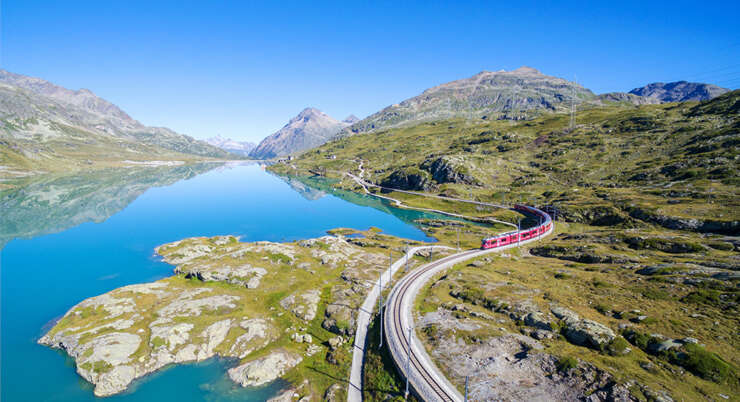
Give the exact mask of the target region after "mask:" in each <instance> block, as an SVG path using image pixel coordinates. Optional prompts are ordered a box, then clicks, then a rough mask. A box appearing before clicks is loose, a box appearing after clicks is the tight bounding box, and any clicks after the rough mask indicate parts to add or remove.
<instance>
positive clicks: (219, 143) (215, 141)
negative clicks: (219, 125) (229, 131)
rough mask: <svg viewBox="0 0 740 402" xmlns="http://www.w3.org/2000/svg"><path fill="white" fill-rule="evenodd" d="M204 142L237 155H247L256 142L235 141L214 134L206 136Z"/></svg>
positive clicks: (255, 145)
mask: <svg viewBox="0 0 740 402" xmlns="http://www.w3.org/2000/svg"><path fill="white" fill-rule="evenodd" d="M204 141H205V142H207V143H209V144H211V145H213V146H214V147H218V148H221V149H223V150H224V151H227V152H231V153H234V154H238V155H243V156H248V155H249V153H250V152H251V151H252V150H253V149H254V148H256V147H257V144H255V143H253V142H250V141H236V140H233V139H231V138H225V137H221V135H220V134H219V135H216V136H215V137H210V138H206V139H205V140H204Z"/></svg>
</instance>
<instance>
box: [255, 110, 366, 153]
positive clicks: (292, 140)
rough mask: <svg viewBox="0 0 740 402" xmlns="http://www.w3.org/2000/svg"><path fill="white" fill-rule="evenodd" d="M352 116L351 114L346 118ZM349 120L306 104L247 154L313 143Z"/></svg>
mask: <svg viewBox="0 0 740 402" xmlns="http://www.w3.org/2000/svg"><path fill="white" fill-rule="evenodd" d="M351 118H355V119H356V117H354V116H350V117H348V119H351ZM349 124H350V123H348V122H345V121H338V120H336V119H334V118H333V117H331V116H329V115H327V114H326V113H324V112H322V111H320V110H318V109H315V108H312V107H308V108H305V109H303V111H301V113H299V114H298V116H296V117H294V118H292V119H290V121H289V122H288V124H286V125H285V126H284V127H283V128H281V129H280V130H279V131H277V132H275V133H274V134H271V135H270V136H268V137H267V138H265V139H264V140H262V141H261V142H260V143H259V145H257V147H256V148H255V149H254V150H252V152H250V153H249V156H251V157H254V158H259V159H269V158H274V157H276V156H283V155H288V154H291V153H294V152H298V151H303V150H306V149H309V148H313V147H317V146H319V145H321V144H324V143H325V142H327V141H329V140H331V139H332V138H334V137H335V136H336V135H337V133H339V132H340V130H342V129H343V128H345V127H347V126H349Z"/></svg>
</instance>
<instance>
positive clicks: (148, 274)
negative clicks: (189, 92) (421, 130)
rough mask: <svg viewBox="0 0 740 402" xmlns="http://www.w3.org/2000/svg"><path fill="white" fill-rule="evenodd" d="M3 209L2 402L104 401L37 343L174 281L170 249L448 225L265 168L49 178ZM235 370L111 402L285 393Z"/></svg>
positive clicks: (213, 367)
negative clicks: (229, 238)
mask: <svg viewBox="0 0 740 402" xmlns="http://www.w3.org/2000/svg"><path fill="white" fill-rule="evenodd" d="M321 188H323V189H324V190H322V189H321ZM347 200H350V201H352V202H350V201H347ZM0 210H2V213H3V216H2V217H0V247H2V246H3V245H4V248H3V249H2V251H0V279H1V282H0V301H1V303H2V305H1V306H0V307H1V308H0V311H1V313H2V316H1V317H2V318H1V319H0V325H1V327H0V338H1V340H0V346H1V349H0V370H1V376H0V379H1V381H2V382H1V383H0V389H1V391H0V399H2V400H3V401H7V402H11V401H91V400H96V399H98V398H95V397H94V396H93V393H92V385H90V384H88V383H87V382H86V381H84V380H83V379H82V378H81V377H79V376H78V375H77V373H76V372H75V368H74V362H73V360H72V359H70V358H68V357H67V356H66V354H65V353H64V352H61V351H57V350H52V349H49V348H47V347H43V346H40V345H37V344H36V340H37V339H38V338H39V337H40V336H41V335H42V334H43V333H44V332H45V331H46V330H47V329H48V328H49V326H50V325H51V324H52V323H53V320H55V319H56V318H59V317H60V316H61V315H63V314H64V313H65V312H66V311H67V310H68V309H70V308H71V307H72V306H74V305H75V304H77V303H78V302H80V301H82V300H83V299H86V298H88V297H92V296H96V295H99V294H101V293H105V292H107V291H110V290H112V289H115V288H118V287H121V286H124V285H128V284H133V283H141V282H150V281H154V280H157V279H160V278H163V277H166V276H170V275H171V274H172V269H173V267H172V266H171V265H168V264H165V263H163V262H161V261H160V260H159V259H158V258H157V257H155V255H154V251H153V250H154V247H156V246H158V245H160V244H163V243H167V242H171V241H175V240H179V239H182V238H186V237H192V236H214V235H225V234H233V235H237V236H240V237H241V239H242V240H243V241H256V240H269V241H287V240H295V239H302V238H309V237H317V236H321V235H324V234H326V231H327V230H328V229H332V228H336V227H352V228H357V229H367V228H369V227H370V226H376V227H378V228H381V229H382V230H383V231H384V232H385V233H388V234H392V235H396V236H401V237H406V238H411V239H416V240H432V239H429V238H428V237H426V236H425V234H424V233H423V232H422V231H421V230H420V229H419V228H418V227H416V226H414V225H413V220H414V219H417V218H419V217H422V216H424V217H437V216H434V215H429V214H422V213H419V212H415V211H408V210H400V209H396V208H391V207H390V206H388V205H387V204H386V203H384V202H381V201H379V200H377V199H373V198H370V197H367V196H361V195H356V194H352V193H346V192H341V191H332V190H328V189H327V187H326V186H310V185H306V184H305V183H304V182H299V181H297V180H288V179H284V178H280V177H277V176H275V175H272V174H270V173H267V172H265V171H264V170H263V169H262V167H261V166H260V165H258V164H230V165H224V166H219V165H214V164H202V165H196V166H179V167H157V168H154V167H150V168H131V169H118V170H105V171H98V172H88V173H82V174H79V175H75V176H54V177H46V178H42V179H39V180H37V181H35V182H33V183H29V184H28V185H27V186H24V187H23V188H20V189H14V190H12V191H6V192H4V193H2V196H1V197H0ZM229 364H233V362H227V361H223V360H219V359H211V360H208V361H205V362H201V363H196V364H186V365H178V366H171V367H169V368H167V369H164V370H162V371H160V372H158V373H156V374H153V375H152V376H149V377H147V378H144V379H142V380H140V381H138V382H136V384H135V386H134V387H132V390H131V391H129V392H127V393H125V394H121V395H116V396H113V397H110V398H107V399H109V400H111V401H119V400H125V401H151V400H159V401H170V400H171V401H178V402H184V401H202V400H209V401H221V400H242V401H244V400H246V401H250V400H254V401H262V400H265V399H267V398H269V397H271V396H273V395H275V394H276V393H277V392H278V391H279V390H280V389H281V388H282V387H283V386H284V385H285V384H282V383H280V382H276V383H273V384H270V385H268V386H265V387H262V388H259V389H242V388H240V387H236V386H234V385H233V383H231V382H230V380H229V379H228V377H227V376H226V368H228V367H229Z"/></svg>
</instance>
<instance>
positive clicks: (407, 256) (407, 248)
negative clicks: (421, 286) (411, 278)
mask: <svg viewBox="0 0 740 402" xmlns="http://www.w3.org/2000/svg"><path fill="white" fill-rule="evenodd" d="M410 251H411V250H409V245H408V243H406V266H405V267H403V272H407V271H408V270H409V252H410Z"/></svg>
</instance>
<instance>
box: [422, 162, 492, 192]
mask: <svg viewBox="0 0 740 402" xmlns="http://www.w3.org/2000/svg"><path fill="white" fill-rule="evenodd" d="M421 168H422V169H424V170H426V171H428V172H429V173H431V175H432V178H433V179H434V181H436V182H437V183H459V184H470V185H478V184H479V182H478V180H477V179H476V178H475V176H474V175H473V174H472V173H471V167H470V166H467V165H466V163H465V160H464V159H463V158H461V157H455V156H449V155H446V156H440V157H437V158H431V159H427V160H426V161H424V163H422V165H421Z"/></svg>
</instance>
